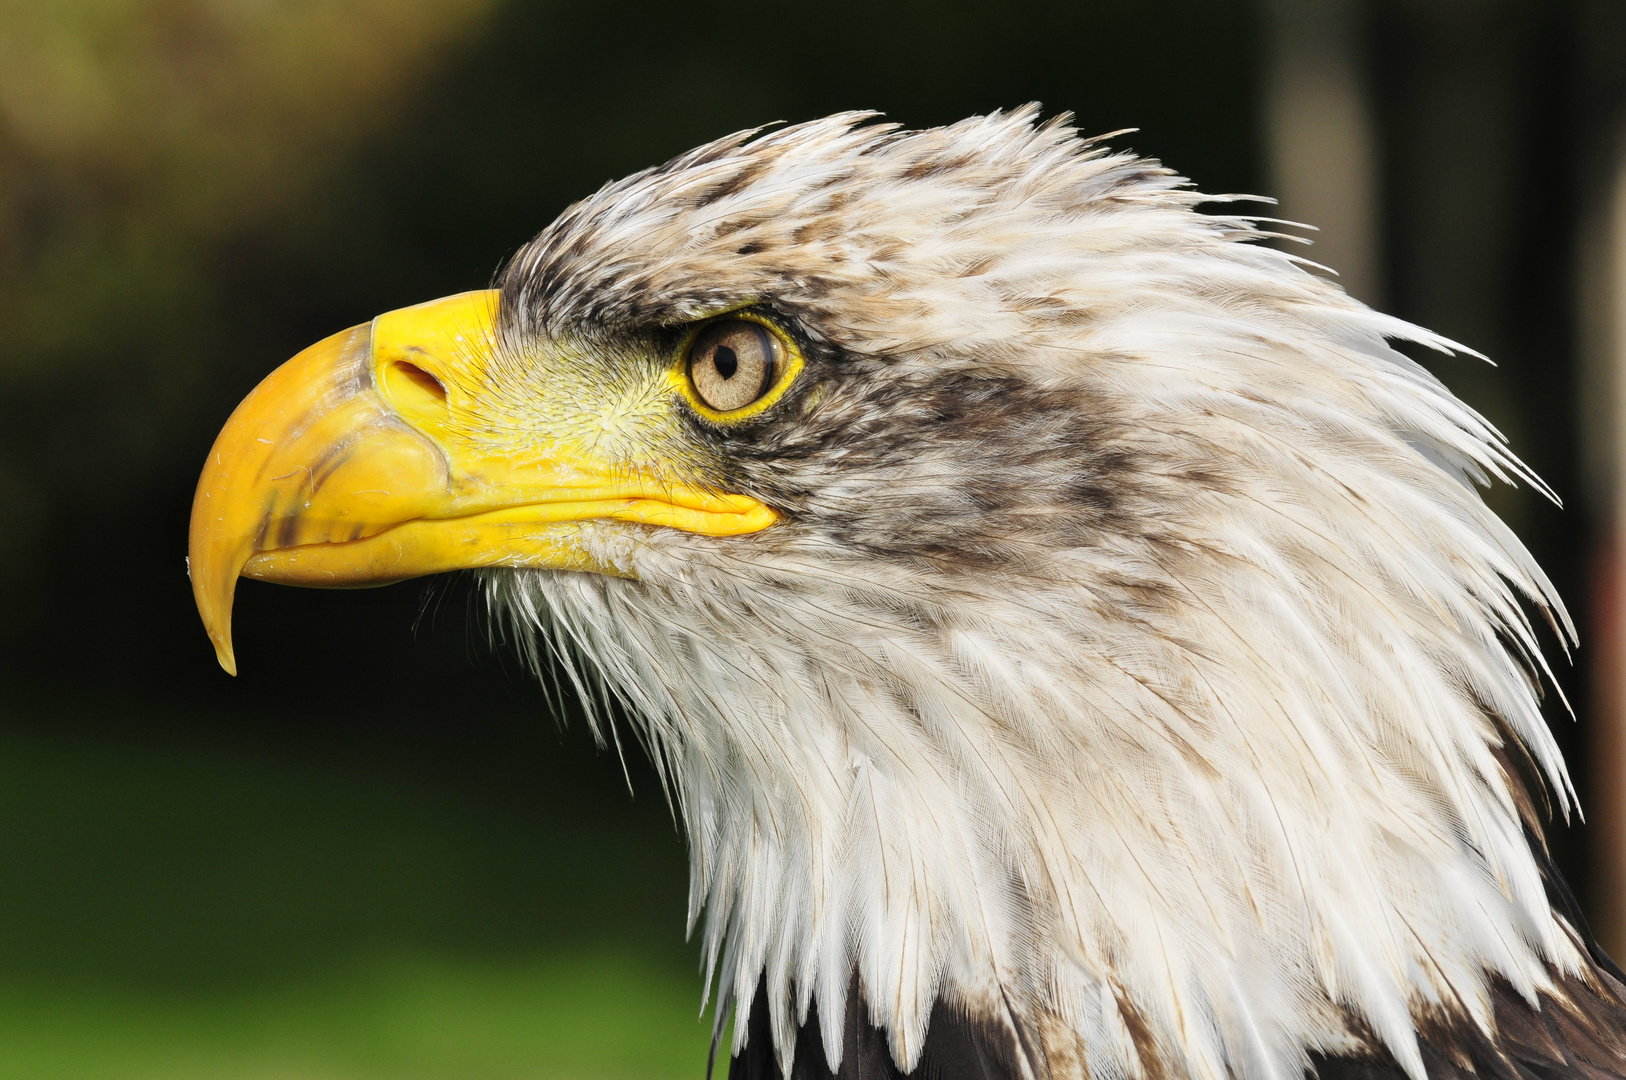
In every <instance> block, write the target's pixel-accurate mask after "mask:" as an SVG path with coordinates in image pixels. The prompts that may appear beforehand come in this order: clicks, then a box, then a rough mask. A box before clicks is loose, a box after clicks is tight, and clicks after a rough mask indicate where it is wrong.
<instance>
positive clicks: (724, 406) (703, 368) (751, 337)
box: [689, 319, 785, 413]
mask: <svg viewBox="0 0 1626 1080" xmlns="http://www.w3.org/2000/svg"><path fill="white" fill-rule="evenodd" d="M784 367H785V346H784V343H783V342H782V341H781V340H780V338H779V335H778V334H776V333H774V332H773V331H772V330H770V329H769V328H768V327H766V326H764V325H763V324H762V323H759V322H755V321H752V320H748V319H722V320H719V321H718V322H714V323H710V324H708V325H707V326H705V327H704V328H702V329H701V331H700V333H698V334H696V335H695V339H694V343H693V344H692V345H690V346H689V384H690V385H691V386H693V387H694V395H695V397H697V398H699V399H700V403H701V404H703V405H705V406H706V407H707V408H708V409H711V410H713V411H715V412H720V413H730V412H734V411H736V410H739V409H743V408H745V407H746V406H747V405H751V404H753V403H755V402H757V401H759V400H761V398H762V396H763V395H764V394H766V393H767V392H768V391H769V390H771V389H773V387H774V384H775V383H776V382H777V381H778V377H779V374H780V372H781V371H782V370H783V369H784Z"/></svg>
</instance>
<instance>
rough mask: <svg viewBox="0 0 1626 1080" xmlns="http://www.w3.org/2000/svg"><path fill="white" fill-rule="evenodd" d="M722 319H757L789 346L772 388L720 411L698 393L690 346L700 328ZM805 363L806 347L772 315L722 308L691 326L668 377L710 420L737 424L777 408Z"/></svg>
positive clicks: (758, 322) (784, 346) (781, 346)
mask: <svg viewBox="0 0 1626 1080" xmlns="http://www.w3.org/2000/svg"><path fill="white" fill-rule="evenodd" d="M722 319H739V320H740V321H742V322H749V323H756V324H757V325H758V326H761V327H763V328H765V329H766V330H767V331H768V332H769V333H770V334H772V335H773V336H774V338H775V339H776V340H777V341H778V342H779V346H780V348H782V349H784V350H785V363H784V370H782V371H780V372H777V373H776V377H775V379H774V384H773V385H772V386H770V387H769V388H768V392H767V393H766V394H763V395H762V396H761V397H759V398H757V399H756V400H755V401H753V402H751V404H749V405H746V406H744V407H743V408H739V409H732V410H730V411H728V412H718V411H717V410H716V409H713V408H712V407H711V406H709V405H707V404H706V403H705V402H703V401H701V400H700V396H699V395H698V394H696V393H695V390H694V384H693V383H692V382H690V380H689V350H690V349H691V348H693V347H694V340H695V338H697V337H699V336H700V331H702V330H704V329H705V328H706V327H708V326H710V325H712V324H713V323H716V322H718V321H720V320H722ZM804 365H805V361H804V360H803V358H802V350H801V349H799V348H798V347H797V345H796V342H795V341H794V340H792V339H791V336H790V335H789V334H787V333H785V331H784V330H783V329H782V328H781V327H780V326H779V325H778V324H777V323H775V322H774V321H773V320H772V319H770V318H768V317H767V316H765V315H759V314H757V313H756V312H754V311H727V312H719V313H718V314H716V315H714V316H712V317H711V318H709V319H705V320H703V321H701V322H698V323H695V324H694V325H693V326H691V327H689V330H688V332H687V333H686V334H684V335H683V341H682V343H681V344H680V345H679V347H678V351H677V363H676V364H674V365H673V366H672V367H671V368H670V369H668V371H667V378H668V379H669V380H670V381H671V382H672V385H673V386H674V387H675V388H676V389H677V391H678V393H680V394H682V395H683V399H684V400H685V401H687V402H688V403H689V407H690V408H692V409H694V411H695V412H697V413H699V414H700V415H701V416H703V417H705V418H706V419H707V420H711V421H714V422H716V423H719V424H737V423H739V422H740V421H741V420H749V419H750V418H751V417H753V416H756V415H758V414H760V413H764V412H766V411H768V410H769V409H771V408H773V406H774V404H775V403H776V402H778V401H779V399H780V398H782V397H784V396H785V391H786V390H788V389H790V385H791V384H792V383H793V382H795V381H796V376H798V375H800V374H801V372H802V368H803V366H804Z"/></svg>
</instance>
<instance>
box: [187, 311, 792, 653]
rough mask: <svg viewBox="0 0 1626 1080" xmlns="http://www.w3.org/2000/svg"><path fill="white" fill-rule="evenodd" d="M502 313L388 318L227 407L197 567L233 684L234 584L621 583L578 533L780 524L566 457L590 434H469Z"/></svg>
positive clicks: (743, 500) (322, 347) (337, 340)
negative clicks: (485, 571) (470, 394)
mask: <svg viewBox="0 0 1626 1080" xmlns="http://www.w3.org/2000/svg"><path fill="white" fill-rule="evenodd" d="M496 309H497V294H496V292H494V291H489V292H473V293H463V294H461V295H458V296H451V297H447V298H445V299H442V300H436V301H433V302H431V303H428V304H421V305H419V306H417V307H411V308H405V309H403V310H400V311H392V312H390V313H389V314H387V315H380V316H379V317H378V318H376V319H374V320H373V321H372V323H371V324H369V325H366V326H357V327H354V328H352V329H350V330H346V331H344V332H342V333H339V334H335V335H333V336H332V337H330V338H327V339H326V340H324V341H320V342H318V343H316V344H315V345H312V346H311V347H310V348H308V349H306V350H305V351H304V352H302V353H300V354H299V355H298V356H296V357H294V358H293V359H292V360H290V361H288V362H287V363H286V364H284V365H282V366H281V367H280V368H278V369H277V370H276V371H274V372H272V373H271V374H270V375H269V376H268V377H267V378H266V380H265V381H264V382H262V383H261V384H260V385H259V386H258V387H256V388H255V390H254V392H253V393H251V394H250V395H249V396H248V397H247V398H246V399H244V401H243V403H242V404H241V405H239V406H238V407H237V411H236V412H234V413H232V416H231V419H230V420H228V421H227V422H226V427H225V429H224V430H222V431H221V433H220V436H219V438H217V439H216V440H215V444H214V448H213V449H212V450H211V451H210V452H209V460H208V463H207V464H206V465H205V466H204V469H203V476H202V477H201V478H200V479H199V480H198V491H197V495H196V497H195V498H194V499H193V502H192V528H191V538H190V548H191V553H190V558H189V560H188V565H189V568H190V572H191V576H192V594H193V596H194V598H195V599H196V600H197V605H198V613H199V614H200V615H201V616H202V617H203V624H204V628H205V629H206V630H208V632H209V637H210V639H211V640H213V642H214V645H215V654H216V655H217V656H218V657H219V659H220V666H221V667H223V668H225V669H226V671H227V672H229V673H231V674H236V671H237V666H236V660H235V659H234V657H233V655H232V646H231V606H232V594H233V592H234V590H235V588H236V584H237V577H238V575H239V574H246V575H247V576H249V577H254V578H260V579H262V580H265V581H280V582H286V583H288V584H292V585H310V586H332V587H340V588H343V587H357V586H366V585H383V584H388V583H389V582H392V581H401V580H403V579H405V578H411V577H420V576H422V575H424V574H433V573H437V572H439V571H443V570H455V569H464V568H470V567H480V566H534V567H553V568H558V569H570V570H592V571H597V572H600V573H622V574H625V573H626V571H625V570H623V569H617V568H616V567H612V566H610V565H607V564H606V563H605V562H604V561H603V559H602V558H600V557H597V556H595V554H594V552H593V551H592V550H591V549H590V547H589V545H587V544H585V543H583V542H582V540H581V537H580V532H581V524H580V523H582V522H584V521H590V520H594V519H599V520H603V519H613V520H618V521H626V522H639V523H644V524H648V525H659V526H668V527H671V528H677V529H683V530H686V531H689V532H695V533H703V534H706V535H712V536H732V535H738V534H741V533H749V532H756V531H757V530H759V529H763V528H766V527H767V526H768V525H770V524H772V523H773V521H774V520H775V515H774V513H773V511H772V510H770V509H769V508H768V507H766V506H764V505H763V504H761V503H760V502H757V501H756V500H755V499H751V498H748V497H746V496H742V495H719V494H715V493H711V492H706V491H702V490H699V489H696V488H689V487H685V486H682V485H673V484H671V483H660V482H657V481H656V480H654V479H653V471H651V475H650V476H639V475H634V474H633V473H631V472H629V471H628V470H627V469H626V468H625V466H622V467H620V468H615V467H614V466H612V465H611V464H610V463H607V462H604V461H599V460H594V456H593V454H592V453H591V452H590V451H589V450H583V449H575V450H572V449H569V447H572V446H575V447H581V446H583V445H588V446H590V445H591V440H570V439H568V438H557V437H556V438H552V439H549V440H548V441H547V443H546V444H545V445H546V449H541V450H539V449H536V448H525V447H508V446H503V445H496V444H492V443H490V442H482V441H480V440H477V439H472V438H469V437H466V435H463V434H460V432H465V431H467V430H469V429H470V428H471V427H472V426H474V425H470V424H468V423H467V422H466V421H467V417H461V419H462V420H463V421H464V422H461V423H460V422H459V420H460V413H461V412H463V411H466V410H467V409H468V408H469V405H468V403H467V402H466V401H460V400H458V399H459V398H460V397H462V396H464V394H463V391H462V388H478V387H479V386H480V385H481V384H482V377H483V373H484V370H485V364H486V362H487V361H488V360H489V358H490V356H491V352H492V348H493V343H494V326H495V320H496ZM556 434H557V433H556ZM564 434H568V433H564Z"/></svg>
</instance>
